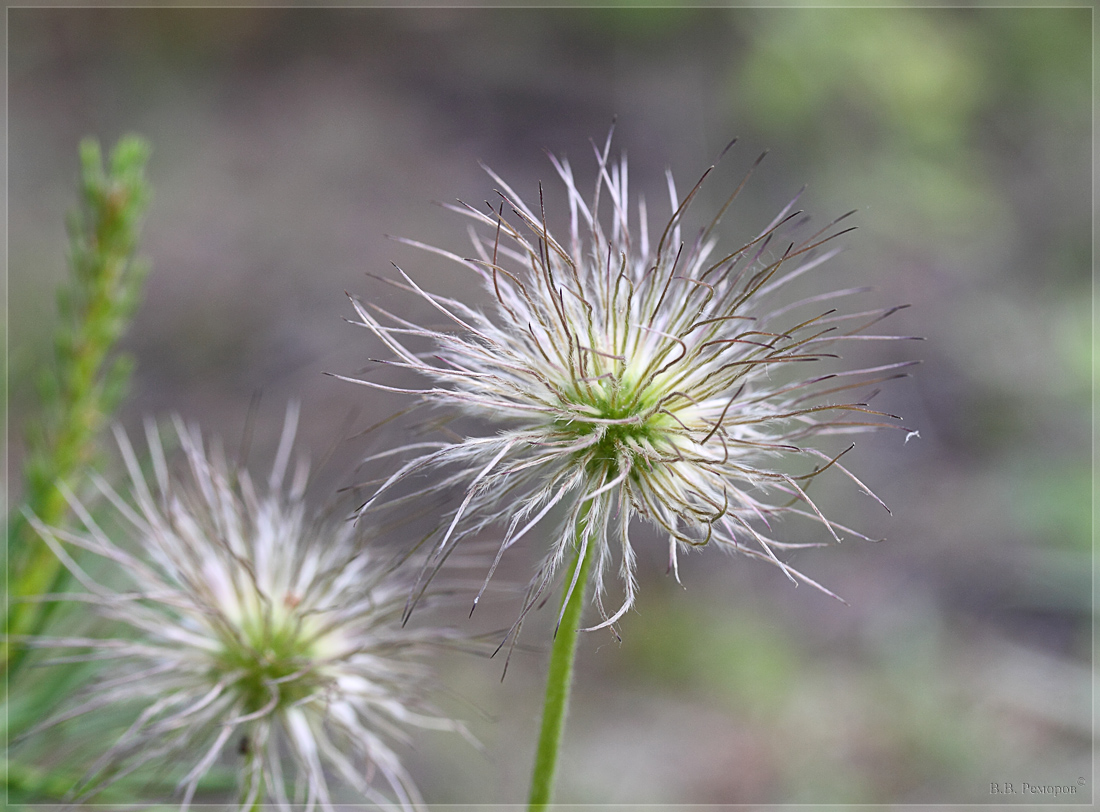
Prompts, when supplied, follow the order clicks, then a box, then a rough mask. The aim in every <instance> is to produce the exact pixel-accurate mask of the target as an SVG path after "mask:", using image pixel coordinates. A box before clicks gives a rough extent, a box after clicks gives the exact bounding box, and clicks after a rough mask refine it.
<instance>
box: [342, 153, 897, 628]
mask: <svg viewBox="0 0 1100 812" xmlns="http://www.w3.org/2000/svg"><path fill="white" fill-rule="evenodd" d="M610 149H611V136H610V134H609V136H608V139H607V143H606V144H605V145H604V146H603V147H602V148H596V149H595V152H596V158H597V164H598V165H597V178H596V182H595V190H594V192H593V193H592V195H591V197H590V198H588V199H586V198H585V197H584V196H583V195H582V193H581V191H580V190H579V189H578V186H577V183H576V181H575V179H574V173H573V170H572V168H571V166H570V164H569V163H568V161H566V160H564V159H559V158H556V157H554V156H551V161H552V163H553V165H554V169H555V170H556V172H557V175H558V177H559V178H560V180H561V181H562V183H563V184H564V187H565V194H566V197H567V200H568V213H569V226H568V231H567V232H565V233H564V237H560V236H558V235H556V234H553V233H551V231H550V230H549V228H548V226H547V216H546V209H545V204H544V194H543V190H542V188H541V185H540V189H539V200H538V203H537V205H535V206H530V205H528V204H527V203H525V202H523V200H522V199H521V198H520V196H519V195H518V194H516V192H515V191H513V189H512V188H511V187H510V186H509V185H508V184H507V183H506V182H505V181H504V180H503V179H502V178H500V177H499V176H497V175H496V174H495V173H494V172H492V170H489V169H488V168H486V171H488V172H489V174H490V175H491V176H492V178H493V179H494V181H495V182H496V183H497V184H499V190H498V194H499V197H500V201H499V202H498V203H497V204H495V205H494V204H489V205H488V208H487V209H486V210H485V211H480V210H477V209H474V208H472V207H468V206H465V205H455V206H449V207H448V208H451V209H453V210H455V211H458V212H460V213H462V214H464V215H466V216H468V217H469V218H470V219H472V220H473V223H474V225H473V226H472V227H471V233H472V236H473V244H474V248H475V251H476V255H475V256H474V257H472V258H467V257H463V256H461V255H459V254H456V253H453V252H450V251H446V250H443V249H439V248H435V247H432V246H428V245H424V244H422V243H419V242H415V241H412V240H403V242H406V243H409V244H411V245H414V246H418V247H420V248H424V249H426V250H428V251H432V252H434V253H436V254H439V255H442V256H444V257H447V258H449V259H452V260H454V261H455V262H457V263H459V264H460V265H462V266H464V267H465V268H467V269H469V270H470V271H472V272H473V273H474V274H475V275H476V276H477V277H478V278H479V279H480V281H481V283H482V284H483V285H484V286H485V287H486V288H487V289H488V290H489V291H490V292H491V294H492V296H493V299H494V301H495V304H494V305H493V306H492V307H490V308H489V309H488V310H487V311H485V312H482V311H481V310H477V309H474V308H472V307H470V306H468V305H466V304H464V303H463V302H461V301H457V300H455V299H451V298H447V297H443V296H440V295H437V294H433V293H430V292H428V291H427V290H425V289H423V288H422V287H421V286H420V285H419V284H418V283H417V282H416V281H414V280H413V278H412V277H411V276H410V275H409V274H407V273H405V272H404V271H403V270H401V269H400V268H398V272H399V273H400V276H401V281H394V282H393V284H395V285H397V286H398V287H400V288H403V289H404V290H406V291H408V292H409V293H411V294H413V295H415V296H416V297H419V299H420V300H421V301H422V302H424V303H426V304H427V305H428V306H430V307H431V308H432V309H433V310H434V311H436V312H437V313H439V314H440V317H441V318H442V319H443V320H444V321H445V324H446V326H445V327H444V328H440V329H435V328H431V327H427V326H419V325H417V324H415V323H412V322H410V321H408V320H407V319H405V318H402V317H401V316H399V315H396V314H394V313H391V312H388V311H387V310H385V309H383V308H382V307H381V306H379V305H378V304H376V303H373V302H364V301H360V300H358V299H354V298H353V299H352V301H353V304H354V307H355V310H356V313H357V314H358V316H359V321H358V322H356V323H358V324H360V325H361V326H364V327H366V328H367V329H368V330H370V331H371V332H372V333H373V334H374V335H375V336H376V337H377V338H378V339H379V340H380V341H381V342H382V344H384V345H385V347H386V348H388V350H389V351H390V352H391V353H392V354H393V358H392V359H390V360H386V361H384V362H383V363H387V364H390V365H393V366H398V367H403V368H406V369H409V370H412V371H414V372H415V373H418V374H419V375H420V376H422V378H423V379H425V380H426V381H427V385H426V386H425V387H424V388H404V387H396V386H392V385H389V384H386V383H382V382H380V381H377V380H374V379H371V378H363V379H355V378H346V380H352V381H354V382H356V383H360V384H363V385H365V386H370V387H374V388H376V389H382V390H387V391H397V392H404V393H410V394H415V395H417V396H419V398H420V399H421V400H422V402H423V403H425V404H429V405H431V406H434V407H438V408H442V409H447V410H449V412H450V413H452V414H455V415H465V416H469V417H473V418H476V424H477V425H478V426H480V429H478V430H477V431H476V432H468V433H467V434H466V435H465V436H454V433H453V432H451V435H452V436H450V437H445V438H444V439H441V440H438V441H424V442H417V443H415V444H413V445H409V446H407V447H405V448H403V449H395V450H390V451H386V452H382V454H379V455H378V458H382V457H386V456H396V455H403V456H405V457H412V459H408V460H407V461H405V462H404V463H403V464H401V466H400V467H399V468H398V469H397V470H396V471H395V472H394V473H393V474H392V475H391V476H389V477H388V478H385V479H383V480H382V481H381V482H380V484H379V486H378V487H377V490H376V493H375V494H374V495H373V496H372V497H371V499H370V500H368V501H367V502H366V504H364V506H363V510H364V511H366V510H370V509H374V508H375V507H381V506H383V505H385V504H386V499H385V495H386V494H390V496H391V497H392V495H393V494H392V493H391V491H392V490H393V489H394V488H395V486H396V485H397V484H398V483H399V482H401V481H403V480H407V479H409V478H410V477H412V476H413V475H419V474H423V473H426V472H428V471H429V470H430V469H443V470H444V471H446V472H447V473H446V474H445V475H441V476H437V478H436V479H435V480H434V484H433V485H431V486H429V488H428V489H429V490H433V489H434V490H441V491H442V490H447V489H453V488H454V487H455V486H459V487H461V488H462V489H463V497H462V500H461V503H460V504H459V506H458V507H457V508H456V509H455V510H454V512H453V514H451V515H450V516H449V517H448V520H447V521H446V522H445V523H444V524H443V525H442V526H441V527H440V530H439V538H438V540H437V542H436V544H437V547H436V554H437V556H438V558H439V559H440V560H443V559H445V558H446V557H447V555H449V553H450V551H451V550H452V549H453V548H454V546H455V545H456V544H457V543H458V542H459V541H460V540H461V539H462V538H464V537H467V536H470V535H472V534H475V533H478V532H480V531H482V530H484V529H486V528H488V527H490V526H493V525H497V526H502V527H504V528H505V530H504V532H503V537H502V540H501V542H500V546H499V553H498V554H497V562H499V560H500V557H501V555H503V554H504V553H505V552H506V551H507V550H508V549H509V548H510V547H512V546H513V545H515V544H516V543H518V542H519V541H520V540H521V539H524V538H527V537H529V536H530V535H532V534H533V531H534V529H535V528H536V527H539V526H540V525H541V524H543V523H544V522H546V521H547V520H548V517H549V516H551V515H552V511H554V510H555V509H556V508H557V509H558V511H559V512H564V516H565V518H564V521H562V522H561V524H560V527H559V528H558V529H556V530H555V531H554V534H553V537H552V538H553V541H552V543H551V545H550V551H549V553H548V555H547V556H546V558H545V561H544V564H543V566H542V567H541V568H540V570H539V572H538V574H537V575H536V576H535V578H534V579H533V580H532V592H531V594H530V596H529V600H528V602H527V604H526V608H525V610H524V611H525V612H526V610H527V609H528V608H530V607H531V606H533V605H534V604H535V602H536V601H537V600H538V596H539V595H540V594H541V593H542V592H543V590H544V589H545V587H546V585H547V584H549V583H550V581H551V579H552V577H553V575H554V573H555V571H556V570H557V568H558V567H559V565H560V564H561V563H562V561H563V559H564V557H565V555H566V553H567V551H569V550H570V549H571V548H572V547H573V546H574V545H578V546H579V549H580V553H581V554H583V553H584V552H585V551H586V550H587V548H588V547H589V546H591V545H595V550H594V552H595V554H596V558H595V562H596V567H595V575H594V580H595V582H596V585H597V590H596V597H595V600H596V603H597V605H598V607H599V611H600V613H601V615H602V618H603V620H602V622H601V623H599V624H598V625H596V626H593V627H592V628H601V627H606V626H611V625H612V624H614V623H615V622H616V621H617V620H618V619H619V618H620V617H622V615H623V613H624V612H626V611H627V609H629V607H630V606H631V605H632V604H633V602H634V600H635V592H636V584H635V555H634V549H633V546H632V544H633V541H632V539H633V534H634V532H635V530H636V528H635V527H634V523H633V522H632V519H633V518H634V517H640V518H641V519H643V520H645V521H647V522H649V523H650V524H651V525H654V526H655V527H657V528H658V529H659V530H660V531H661V532H663V533H664V534H665V535H666V537H667V539H668V555H669V568H670V569H671V570H673V571H675V570H676V569H677V555H678V551H679V550H680V549H682V548H686V547H696V546H701V545H706V544H710V543H715V544H717V545H719V546H722V547H725V548H727V549H730V550H736V551H738V552H741V553H745V554H747V555H749V556H753V557H756V558H760V559H764V560H767V561H769V562H771V563H772V564H775V565H776V566H778V567H779V568H781V569H782V570H783V572H785V573H786V574H787V575H788V577H790V578H792V579H801V580H803V581H807V582H809V583H814V582H813V581H811V580H810V579H809V578H808V577H806V576H804V575H802V574H800V573H798V572H797V571H795V570H794V569H793V568H792V567H791V566H789V565H788V564H786V563H784V561H783V560H782V559H781V558H780V554H781V553H782V551H784V550H786V549H788V548H791V547H799V546H807V545H806V544H804V543H792V542H788V541H784V540H783V539H782V538H781V536H780V535H779V533H778V532H777V527H776V524H775V519H777V518H779V517H781V516H783V515H786V514H790V515H800V516H805V517H809V518H810V519H811V520H813V521H815V522H817V523H819V524H820V525H821V527H822V528H824V532H825V533H827V534H828V535H830V536H832V537H834V538H838V531H840V532H845V533H851V534H853V535H856V536H859V535H860V534H859V533H856V532H855V531H853V530H850V529H849V528H847V527H843V526H842V525H840V524H837V523H836V522H834V521H832V520H830V519H827V518H826V517H825V516H824V514H823V513H822V512H821V511H820V510H819V509H818V507H817V505H816V504H815V503H814V502H813V500H812V499H811V498H810V497H809V496H808V495H807V493H806V485H807V483H808V482H809V481H810V480H811V479H812V478H814V477H816V476H817V475H819V474H821V473H822V472H824V471H826V470H834V471H836V472H840V473H842V474H843V475H846V476H848V477H849V478H850V479H851V480H853V481H854V482H855V483H856V484H857V485H858V486H859V487H860V488H861V489H863V490H865V491H866V492H868V493H871V491H870V489H869V488H867V487H866V486H865V485H863V483H862V482H860V481H859V480H858V479H856V477H855V475H854V474H852V473H851V472H850V471H849V470H848V469H847V468H846V467H845V466H844V465H843V464H842V463H841V462H840V457H841V456H843V454H844V453H845V452H846V451H847V450H848V449H847V448H844V449H839V451H834V452H827V451H824V450H821V449H819V448H818V447H817V444H816V441H817V440H818V439H820V438H823V437H824V436H826V435H836V434H844V433H848V432H858V431H865V430H869V429H874V428H878V427H883V426H895V425H897V424H896V423H894V422H893V421H895V420H896V418H895V417H894V416H892V415H887V414H883V413H881V412H878V411H875V410H872V409H871V408H869V407H868V406H867V405H866V398H865V399H863V400H854V399H849V393H850V392H852V390H854V389H857V388H860V387H866V385H868V384H873V383H876V382H880V381H883V380H886V379H889V378H893V377H898V376H900V375H903V374H904V373H901V372H899V369H900V368H901V367H904V366H907V365H908V362H901V363H890V364H884V365H879V366H874V367H869V368H862V369H851V370H847V371H842V372H830V371H826V370H824V369H823V368H822V363H821V362H823V361H824V359H826V358H836V357H837V356H836V353H835V348H836V347H839V346H841V345H843V344H844V343H845V342H847V341H851V340H866V339H872V340H873V339H887V338H895V336H878V335H868V334H867V333H866V332H865V331H866V330H867V328H868V327H870V326H871V325H873V324H875V323H877V322H878V321H880V320H881V319H882V318H884V317H885V316H888V315H889V314H890V313H892V312H894V311H895V310H897V309H898V308H890V309H886V310H881V311H869V312H857V313H848V314H839V313H837V312H836V311H835V310H834V309H831V308H829V306H828V305H827V304H826V303H827V302H830V301H831V300H835V299H841V298H844V297H847V296H850V295H853V294H855V293H858V292H861V291H860V290H838V291H833V292H828V293H821V294H818V295H814V296H811V297H809V298H805V299H802V300H799V301H789V302H782V301H777V298H778V297H777V294H779V293H780V292H781V291H783V289H784V288H785V287H786V286H787V285H788V284H789V283H790V282H791V281H793V280H794V279H796V278H798V277H800V276H802V275H804V274H806V273H807V272H809V271H811V270H813V269H815V268H818V267H819V266H820V265H821V264H822V263H824V262H825V261H826V260H828V259H830V258H831V257H832V256H834V255H835V253H836V249H834V248H833V247H832V245H830V244H829V243H830V242H831V241H832V240H833V239H834V238H835V237H837V236H839V235H840V234H843V233H845V231H843V230H838V228H837V223H838V222H839V220H837V221H834V222H833V223H830V224H829V225H828V226H826V227H825V228H824V229H821V230H819V231H817V232H816V233H813V234H811V235H807V236H802V237H798V236H793V235H792V236H788V237H784V236H783V234H784V233H785V232H786V231H787V230H788V229H793V230H794V231H797V230H798V228H795V226H802V225H804V223H802V224H792V222H791V221H793V220H796V219H797V218H798V217H799V215H800V214H801V213H800V212H797V211H794V205H795V202H794V201H792V202H791V203H790V204H789V205H788V206H787V207H786V208H784V209H783V211H781V212H780V213H779V214H778V215H777V216H776V217H775V218H774V219H773V220H772V221H771V222H770V223H768V225H767V226H766V227H765V228H764V229H763V230H761V231H760V232H759V233H758V234H757V235H756V236H755V237H754V238H752V239H751V240H749V241H748V242H746V243H744V244H742V245H737V246H735V247H734V248H733V249H732V250H722V251H719V250H717V249H718V245H719V241H718V227H719V224H720V221H721V218H722V216H723V215H724V214H725V213H726V210H727V208H728V207H729V206H730V204H731V203H732V202H733V200H734V198H735V197H737V195H738V193H739V192H740V190H741V188H742V187H743V186H744V182H745V181H744V180H743V181H742V182H741V184H740V185H739V186H738V187H737V188H736V189H735V190H734V191H733V193H732V194H731V195H730V197H729V199H728V200H727V201H726V202H725V204H724V205H723V206H722V207H721V208H720V210H719V212H718V213H717V215H716V216H714V217H713V218H712V219H710V220H709V222H706V223H705V225H704V226H703V227H702V228H701V229H699V230H698V231H697V232H695V233H690V234H688V233H687V231H686V228H685V225H684V221H685V215H686V213H687V211H688V208H689V205H690V203H691V202H692V200H693V199H694V198H695V197H696V195H697V193H698V191H699V189H700V187H701V185H702V183H703V180H702V179H701V180H700V181H699V183H698V184H696V185H695V187H693V188H692V189H691V191H690V192H688V194H687V195H686V196H684V197H683V198H681V197H680V196H679V194H678V193H677V191H676V187H675V184H674V182H673V180H672V176H671V174H669V175H668V194H669V199H670V207H671V216H670V217H669V219H668V220H667V222H666V223H665V224H664V225H663V226H662V227H661V228H660V230H659V231H658V232H655V239H654V238H651V235H650V232H649V228H648V223H647V219H648V212H647V208H646V205H645V202H644V201H643V200H639V201H638V202H637V204H633V203H632V201H631V199H630V196H629V194H628V186H627V163H626V159H625V157H624V158H622V159H620V160H617V161H613V160H611V159H610V158H609V155H610ZM754 168H755V164H754ZM712 169H713V167H712ZM709 172H710V170H708V173H707V174H709ZM749 174H751V170H750V172H749ZM706 177H707V175H706V174H704V176H703V178H704V179H705V178H706ZM747 179H748V175H746V177H745V180H747ZM796 200H797V198H796ZM635 213H636V214H635ZM840 219H843V218H840ZM421 344H423V345H425V346H423V347H421ZM781 370H789V372H788V373H787V374H784V373H783V372H782V371H781ZM794 370H797V374H796V373H795V371H794ZM849 448H850V446H849ZM420 484H421V481H420V479H419V477H418V482H417V485H418V487H419V486H420ZM423 492H424V491H423V489H421V491H420V493H423ZM417 498H419V496H418V497H417ZM875 498H876V499H877V497H875ZM395 501H396V503H397V504H400V503H401V502H402V500H401V499H400V498H398V499H396V500H395ZM884 507H885V506H884ZM616 566H617V568H618V572H619V576H620V578H621V581H622V584H623V589H624V593H625V598H624V600H623V601H622V603H621V605H620V606H618V607H617V608H616V609H615V610H614V611H613V612H612V611H607V610H606V609H605V606H604V598H605V593H604V589H603V586H604V581H605V575H606V573H607V572H608V571H609V570H611V569H613V568H615V567H616ZM495 568H496V562H494V563H493V565H492V568H491V569H490V572H489V577H491V576H492V572H493V570H494V569H495ZM487 582H488V579H486V583H487ZM815 586H816V584H815ZM574 588H576V584H575V583H571V584H567V585H566V589H567V590H568V591H571V590H573V589H574ZM475 604H476V601H475Z"/></svg>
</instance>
